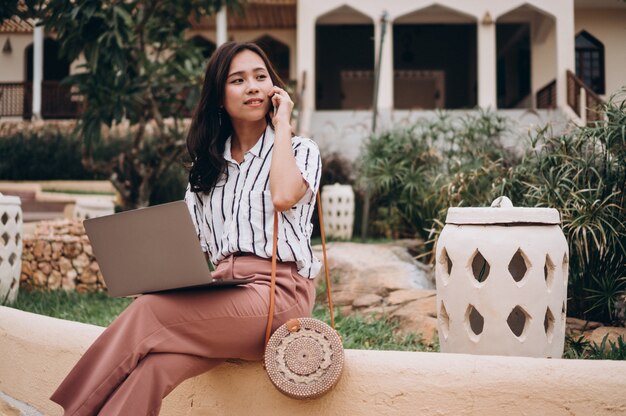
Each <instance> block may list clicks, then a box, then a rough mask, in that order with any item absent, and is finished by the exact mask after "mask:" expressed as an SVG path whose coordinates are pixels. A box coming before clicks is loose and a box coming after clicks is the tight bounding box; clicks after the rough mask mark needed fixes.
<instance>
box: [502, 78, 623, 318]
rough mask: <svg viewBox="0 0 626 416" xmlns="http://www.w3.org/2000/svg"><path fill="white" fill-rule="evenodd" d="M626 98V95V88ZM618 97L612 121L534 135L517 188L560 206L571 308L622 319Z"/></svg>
mask: <svg viewBox="0 0 626 416" xmlns="http://www.w3.org/2000/svg"><path fill="white" fill-rule="evenodd" d="M624 93H626V90H624ZM622 97H623V95H616V96H614V97H612V98H611V99H610V100H609V101H608V102H607V103H606V104H605V105H604V106H603V108H602V111H603V112H604V114H605V117H606V120H604V121H599V122H595V123H594V124H593V125H590V126H584V127H581V128H578V129H575V130H573V131H571V132H570V133H567V134H563V135H560V136H557V137H553V136H551V135H550V134H548V131H547V130H546V129H542V130H540V131H538V132H537V133H536V134H535V135H533V136H532V142H531V149H530V150H529V151H528V153H527V154H526V156H525V157H524V160H523V161H522V163H520V164H519V165H518V166H516V167H515V169H513V170H512V172H511V176H510V183H511V186H512V187H517V188H518V189H517V192H518V193H519V194H521V195H523V201H524V204H525V205H526V206H545V207H553V208H557V209H558V210H559V212H560V213H561V224H562V227H563V231H564V233H565V235H566V237H567V241H568V244H569V259H568V260H569V293H570V296H571V297H570V302H569V311H570V314H572V315H574V316H580V317H584V318H587V319H593V320H601V321H603V322H611V321H616V320H617V314H616V309H615V306H616V302H617V299H618V297H619V296H620V295H621V294H623V293H625V291H626V101H624V100H623V99H622Z"/></svg>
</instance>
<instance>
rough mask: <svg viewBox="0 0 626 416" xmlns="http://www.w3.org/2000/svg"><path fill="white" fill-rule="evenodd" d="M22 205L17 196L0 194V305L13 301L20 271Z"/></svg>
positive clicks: (15, 296)
mask: <svg viewBox="0 0 626 416" xmlns="http://www.w3.org/2000/svg"><path fill="white" fill-rule="evenodd" d="M22 228H23V227H22V207H21V201H20V198H19V197H17V196H3V195H2V194H0V305H6V304H9V303H13V302H15V299H16V298H17V292H18V290H19V287H20V273H21V271H22Z"/></svg>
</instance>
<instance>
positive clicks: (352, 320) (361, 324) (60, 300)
mask: <svg viewBox="0 0 626 416" xmlns="http://www.w3.org/2000/svg"><path fill="white" fill-rule="evenodd" d="M130 302H131V300H130V299H119V298H111V297H109V296H108V295H107V294H106V293H86V294H79V293H76V292H65V291H62V290H57V291H51V292H31V293H28V292H27V291H20V293H19V295H18V300H17V302H16V303H14V304H13V305H10V306H11V307H13V308H16V309H21V310H23V311H28V312H33V313H37V314H40V315H47V316H53V317H55V318H61V319H67V320H70V321H77V322H84V323H88V324H94V325H99V326H108V325H109V324H110V323H111V322H112V321H113V320H114V319H115V318H116V317H117V316H118V315H119V314H120V313H121V312H122V311H123V310H124V308H126V306H128V304H130ZM313 315H314V317H316V318H318V319H321V320H324V321H326V322H328V323H329V324H330V314H329V312H328V308H327V307H326V306H325V305H322V304H318V305H316V307H315V310H314V311H313ZM335 315H336V317H335V320H336V325H337V330H338V331H339V333H340V334H341V336H342V337H343V343H344V347H345V348H351V349H376V350H399V351H433V348H430V347H427V346H425V345H424V344H423V343H422V342H421V337H420V336H419V335H417V334H415V335H413V334H412V335H408V336H397V335H395V334H394V331H395V330H396V329H397V326H398V325H397V323H395V322H393V321H390V320H386V319H378V320H374V319H365V318H364V317H361V316H351V317H342V316H339V315H338V314H335Z"/></svg>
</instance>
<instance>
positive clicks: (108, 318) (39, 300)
mask: <svg viewBox="0 0 626 416" xmlns="http://www.w3.org/2000/svg"><path fill="white" fill-rule="evenodd" d="M130 302H131V299H127V298H121V299H118V298H111V297H109V296H108V295H107V294H106V293H85V294H79V293H76V292H74V291H71V292H65V291H63V290H56V291H52V292H37V291H33V292H31V293H28V292H27V291H25V290H22V291H20V293H19V295H18V297H17V301H16V302H15V303H14V304H12V305H8V306H11V307H12V308H16V309H21V310H23V311H27V312H33V313H37V314H40V315H47V316H52V317H55V318H61V319H67V320H70V321H77V322H83V323H87V324H94V325H99V326H108V325H109V324H110V323H111V322H113V320H114V319H115V318H116V317H117V315H119V314H120V313H121V312H122V311H123V310H124V309H125V308H126V306H128V305H129V304H130Z"/></svg>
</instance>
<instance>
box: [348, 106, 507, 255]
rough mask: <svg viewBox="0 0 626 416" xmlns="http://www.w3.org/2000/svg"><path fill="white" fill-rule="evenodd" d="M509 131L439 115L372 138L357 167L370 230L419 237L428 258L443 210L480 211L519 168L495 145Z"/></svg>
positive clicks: (481, 119) (476, 118)
mask: <svg viewBox="0 0 626 416" xmlns="http://www.w3.org/2000/svg"><path fill="white" fill-rule="evenodd" d="M507 129H508V126H507V124H506V119H504V118H502V117H501V116H499V115H497V114H495V113H493V112H488V111H480V112H478V113H477V114H467V115H464V116H461V117H453V116H452V115H451V114H450V113H445V112H440V113H437V114H436V116H435V117H434V118H433V119H429V118H422V119H419V120H418V121H417V122H416V123H415V124H414V125H412V126H410V127H408V128H399V129H394V130H387V131H382V132H380V133H378V134H375V135H372V136H371V137H370V138H369V139H368V140H367V142H366V144H365V146H364V149H363V151H362V158H361V159H360V161H359V170H360V175H359V185H360V186H361V187H365V186H366V185H367V186H368V187H369V190H370V193H371V195H372V201H371V202H372V207H373V208H372V213H373V215H372V218H371V221H372V224H373V225H374V226H375V230H376V231H378V233H379V234H382V235H385V236H387V237H396V238H397V237H422V238H424V239H427V240H429V243H428V244H427V245H426V247H427V249H426V251H427V252H428V251H430V250H432V248H433V243H434V239H433V233H434V235H435V236H436V234H437V232H438V227H437V226H436V224H438V223H441V221H442V220H443V218H444V217H445V212H446V210H447V208H448V207H450V206H470V205H485V204H486V203H488V202H489V201H491V200H492V199H493V198H494V195H496V194H497V190H496V189H495V188H494V185H493V184H494V182H496V183H497V181H498V179H499V178H500V177H502V176H503V175H504V174H505V173H506V169H507V166H509V165H511V164H513V163H514V162H515V160H516V158H515V155H514V154H513V153H510V152H508V151H507V150H506V149H505V148H504V147H503V146H502V145H501V143H500V136H501V135H502V134H503V133H504V132H505V131H507Z"/></svg>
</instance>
